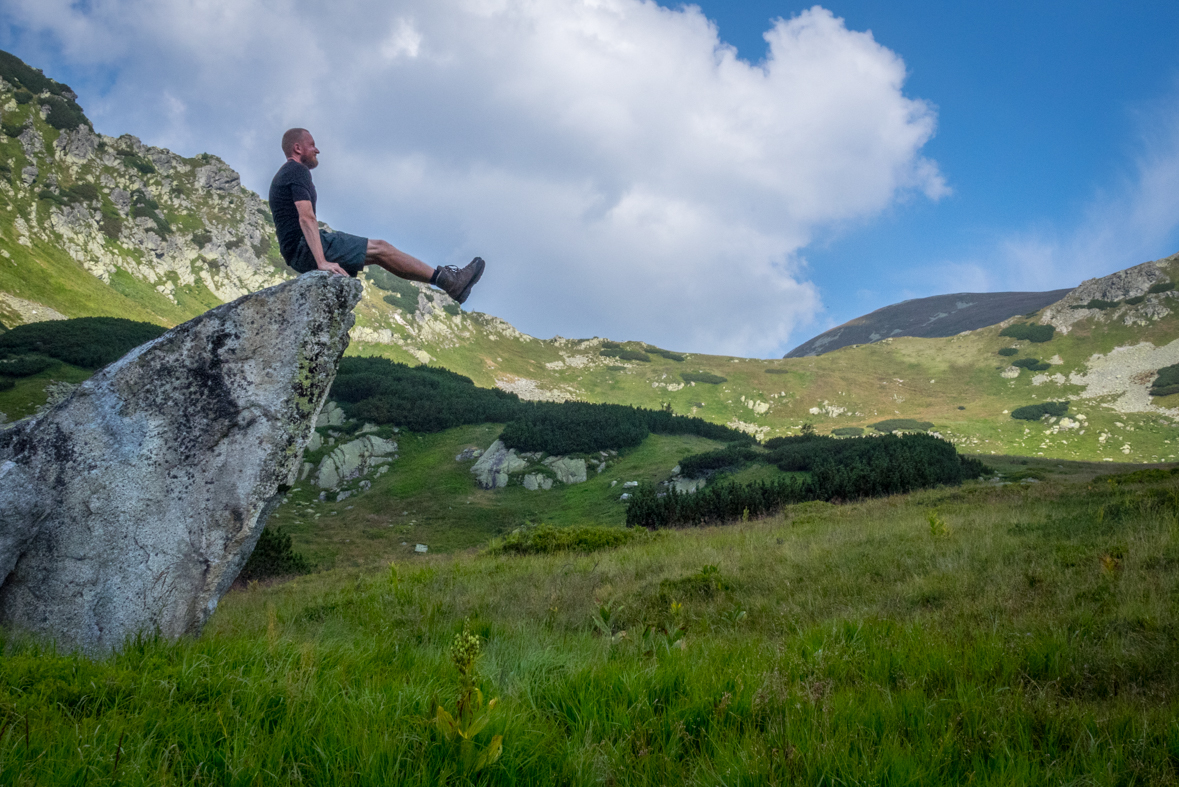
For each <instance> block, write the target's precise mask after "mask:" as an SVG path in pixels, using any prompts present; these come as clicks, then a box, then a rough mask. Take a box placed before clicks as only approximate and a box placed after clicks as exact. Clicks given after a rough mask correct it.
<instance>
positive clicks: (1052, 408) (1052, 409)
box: [1011, 402, 1069, 421]
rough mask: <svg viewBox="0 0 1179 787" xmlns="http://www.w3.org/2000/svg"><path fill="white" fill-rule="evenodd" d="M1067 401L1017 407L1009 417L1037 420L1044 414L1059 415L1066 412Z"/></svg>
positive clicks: (1021, 419)
mask: <svg viewBox="0 0 1179 787" xmlns="http://www.w3.org/2000/svg"><path fill="white" fill-rule="evenodd" d="M1068 405H1069V403H1068V402H1040V403H1038V404H1029V405H1025V406H1023V407H1017V408H1015V409H1014V410H1012V411H1011V417H1012V418H1015V419H1017V420H1020V421H1039V420H1040V419H1041V418H1043V417H1044V416H1046V415H1049V416H1054V417H1060V416H1062V415H1064V414H1065V413H1067V412H1068Z"/></svg>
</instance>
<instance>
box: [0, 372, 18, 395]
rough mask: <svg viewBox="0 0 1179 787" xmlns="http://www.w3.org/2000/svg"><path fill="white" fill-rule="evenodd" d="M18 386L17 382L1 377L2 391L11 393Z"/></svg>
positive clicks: (0, 389) (0, 386) (0, 385)
mask: <svg viewBox="0 0 1179 787" xmlns="http://www.w3.org/2000/svg"><path fill="white" fill-rule="evenodd" d="M15 386H16V380H14V379H12V378H11V377H4V376H2V375H0V391H11V390H12V389H13V387H15Z"/></svg>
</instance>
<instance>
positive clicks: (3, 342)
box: [0, 317, 165, 369]
mask: <svg viewBox="0 0 1179 787" xmlns="http://www.w3.org/2000/svg"><path fill="white" fill-rule="evenodd" d="M164 330H165V329H164V328H161V327H160V326H158V325H152V324H151V323H146V322H135V321H134V320H124V319H122V318H120V317H79V318H77V319H74V320H48V321H46V322H34V323H29V324H28V325H19V326H17V327H15V328H13V329H12V330H10V331H8V332H7V333H4V334H0V357H7V358H11V357H13V356H18V355H30V354H40V355H48V356H50V357H52V358H57V359H58V360H59V361H65V362H66V363H70V364H73V365H74V366H81V367H84V368H87V369H97V368H98V367H100V366H105V365H106V364H108V363H110V362H111V361H115V360H118V359H119V358H122V357H123V356H124V355H126V354H127V353H128V352H130V351H131V350H133V349H134V348H136V347H138V346H139V345H141V344H143V343H144V342H149V341H151V340H152V339H155V338H157V337H158V336H160V334H162V333H163V332H164Z"/></svg>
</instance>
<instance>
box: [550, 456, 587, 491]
mask: <svg viewBox="0 0 1179 787" xmlns="http://www.w3.org/2000/svg"><path fill="white" fill-rule="evenodd" d="M544 463H545V464H546V465H548V466H549V469H550V470H552V471H553V472H554V473H556V475H557V480H558V481H560V482H561V483H562V484H584V483H585V460H584V459H574V458H572V457H569V456H550V457H548V458H547V459H545V460H544Z"/></svg>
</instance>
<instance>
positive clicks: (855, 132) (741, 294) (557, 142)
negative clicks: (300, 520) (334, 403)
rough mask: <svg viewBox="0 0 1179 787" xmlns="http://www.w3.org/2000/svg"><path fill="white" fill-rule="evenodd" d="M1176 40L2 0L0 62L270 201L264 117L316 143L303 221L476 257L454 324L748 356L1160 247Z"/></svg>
mask: <svg viewBox="0 0 1179 787" xmlns="http://www.w3.org/2000/svg"><path fill="white" fill-rule="evenodd" d="M869 31H870V36H869V35H868V32H869ZM1177 34H1179V4H1176V3H1171V4H1166V3H1150V4H1148V3H1113V2H1102V3H1097V2H1070V3H1064V2H1051V3H1049V2H1038V3H1018V4H1017V3H1011V2H990V3H973V4H967V3H936V2H914V1H907V0H900V1H898V2H891V3H879V2H877V3H870V2H842V3H828V4H826V5H825V6H823V7H811V6H809V5H804V4H789V3H781V2H778V3H775V2H760V1H758V0H748V1H746V2H741V3H732V2H729V3H722V2H712V1H711V0H710V1H708V2H703V3H700V4H699V5H698V6H680V5H675V4H665V5H664V6H663V7H660V6H656V5H654V4H652V3H649V2H642V0H601V1H600V2H595V3H589V2H585V0H546V2H543V3H529V2H524V0H479V2H474V0H397V1H396V2H386V0H352V2H350V3H346V4H326V3H319V2H312V0H290V2H288V3H286V4H283V5H281V7H280V6H277V5H275V4H273V3H271V2H267V0H207V2H204V3H201V4H191V3H186V2H179V0H177V2H169V1H168V0H92V2H86V3H78V2H73V0H10V2H8V3H5V5H4V7H2V8H0V47H3V48H5V49H8V50H10V51H13V52H15V53H16V54H18V55H20V56H21V57H23V58H25V59H26V60H28V61H29V62H31V63H33V64H35V65H38V66H40V67H43V68H44V69H45V70H46V72H47V73H49V74H50V75H51V76H55V77H57V78H59V79H62V80H63V81H66V82H69V83H70V84H71V85H72V86H73V87H74V88H75V90H77V91H78V93H79V94H80V101H81V103H82V104H83V106H84V107H86V109H87V111H88V114H89V115H90V117H91V118H92V119H93V120H94V121H95V124H96V127H97V128H98V130H99V131H102V132H104V133H107V134H113V135H117V134H120V133H133V134H135V135H137V136H139V137H140V138H142V139H143V140H144V141H145V142H147V143H150V144H156V145H160V146H165V147H170V148H172V149H174V150H177V151H178V152H182V153H185V154H188V155H192V154H195V153H198V152H202V151H206V150H207V151H210V152H213V153H216V154H218V155H220V156H222V157H223V158H225V159H226V161H228V162H229V163H230V164H231V165H232V166H233V167H235V168H236V169H238V170H240V171H241V173H242V176H243V182H244V183H245V184H246V185H247V186H249V187H251V188H253V189H255V190H257V191H259V192H262V193H265V189H266V186H267V183H268V181H269V177H270V175H271V174H272V173H273V171H274V169H276V168H277V166H278V165H279V164H281V161H282V159H281V156H279V155H278V154H277V150H276V140H277V136H278V135H279V134H281V131H282V129H283V128H285V127H287V126H290V125H305V126H308V127H310V128H312V129H313V131H314V132H315V133H316V135H317V141H318V142H319V146H320V148H321V149H323V150H324V155H323V156H321V168H320V169H319V170H317V172H316V182H317V185H319V188H320V193H321V208H320V213H321V217H322V218H324V219H326V220H328V221H329V222H331V223H332V224H333V225H335V226H337V227H339V228H341V229H345V230H348V231H351V232H356V233H358V234H366V235H370V236H373V237H385V238H387V239H389V240H391V241H392V242H394V243H395V244H396V245H398V246H401V247H403V248H405V249H406V250H408V251H411V252H413V253H415V254H417V255H418V256H421V257H422V258H423V259H426V260H427V261H428V262H430V263H432V264H438V263H459V264H461V263H463V262H465V261H466V260H469V259H470V257H471V256H473V255H474V254H480V255H481V256H484V257H485V258H487V259H488V261H489V265H490V267H489V273H488V275H487V276H486V277H485V280H484V282H483V283H481V285H480V288H479V290H478V292H477V293H476V296H473V298H472V301H471V302H470V303H469V304H468V305H469V306H471V307H473V308H475V309H478V310H480V311H486V312H489V313H492V314H496V315H498V316H501V317H504V318H505V319H507V320H509V321H510V322H512V323H513V324H515V325H517V327H519V328H521V329H522V330H525V331H527V332H529V333H532V334H534V335H538V336H543V337H547V336H551V335H553V334H561V335H565V336H575V337H577V336H590V335H602V336H609V337H611V338H616V339H642V340H646V341H650V342H652V343H656V344H660V345H661V346H666V347H671V348H674V349H680V350H694V351H711V352H724V353H730V354H735V355H753V356H763V357H770V356H776V355H781V354H783V353H785V352H786V351H788V350H789V349H791V348H792V347H793V346H795V345H797V344H799V343H801V342H803V341H805V340H806V339H807V338H809V337H810V336H812V335H814V334H816V333H818V332H821V331H822V330H825V329H826V328H828V327H831V326H833V325H835V324H838V323H840V322H843V321H845V320H847V319H851V318H853V317H856V316H858V315H860V314H863V313H865V312H868V311H871V310H873V309H876V308H879V307H881V306H885V305H888V304H890V303H894V302H896V301H899V300H903V299H905V298H911V297H921V296H925V295H934V294H939V293H947V292H969V291H998V290H1041V289H1053V288H1057V287H1065V286H1070V285H1073V284H1077V283H1079V281H1080V280H1081V279H1083V278H1089V277H1093V276H1099V275H1104V274H1106V273H1109V272H1111V271H1114V270H1118V269H1120V268H1124V267H1127V266H1129V265H1133V264H1136V263H1139V262H1143V261H1145V260H1148V259H1154V258H1158V257H1161V256H1165V255H1168V254H1171V253H1173V252H1175V251H1177V250H1179V45H1177V44H1176V41H1179V35H1177ZM767 37H768V38H769V39H771V40H772V41H773V42H774V44H773V46H772V47H771V46H770V44H768V43H767ZM730 47H735V49H736V54H735V56H734V53H733V52H732V50H731V48H730Z"/></svg>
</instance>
